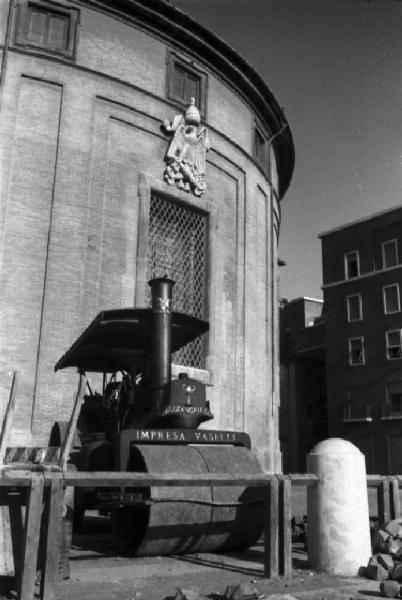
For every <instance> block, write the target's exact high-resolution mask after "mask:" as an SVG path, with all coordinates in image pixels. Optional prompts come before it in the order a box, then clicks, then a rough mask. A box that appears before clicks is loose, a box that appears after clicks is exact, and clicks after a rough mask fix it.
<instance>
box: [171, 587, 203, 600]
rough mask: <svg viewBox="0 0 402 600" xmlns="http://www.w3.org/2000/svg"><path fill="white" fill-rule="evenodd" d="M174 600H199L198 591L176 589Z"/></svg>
mask: <svg viewBox="0 0 402 600" xmlns="http://www.w3.org/2000/svg"><path fill="white" fill-rule="evenodd" d="M174 600H201V596H200V590H198V589H192V590H190V589H188V590H185V589H184V588H178V589H177V592H176V595H175V597H174Z"/></svg>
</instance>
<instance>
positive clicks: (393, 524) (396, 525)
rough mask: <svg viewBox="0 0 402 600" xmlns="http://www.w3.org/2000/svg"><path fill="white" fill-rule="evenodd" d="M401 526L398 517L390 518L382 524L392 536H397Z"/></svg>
mask: <svg viewBox="0 0 402 600" xmlns="http://www.w3.org/2000/svg"><path fill="white" fill-rule="evenodd" d="M400 528H401V520H400V519H392V520H391V521H388V523H387V524H386V525H384V531H386V532H387V533H389V535H391V536H392V537H393V538H397V537H398V536H399V532H400Z"/></svg>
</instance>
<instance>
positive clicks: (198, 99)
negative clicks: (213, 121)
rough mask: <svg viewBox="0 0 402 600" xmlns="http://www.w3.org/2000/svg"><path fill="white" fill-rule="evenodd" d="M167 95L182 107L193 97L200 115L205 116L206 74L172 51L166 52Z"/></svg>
mask: <svg viewBox="0 0 402 600" xmlns="http://www.w3.org/2000/svg"><path fill="white" fill-rule="evenodd" d="M167 95H168V98H170V99H171V100H174V101H175V102H176V103H178V104H179V105H180V106H181V107H183V108H185V107H186V106H188V105H189V104H190V101H191V98H194V100H195V105H196V106H197V108H198V110H199V111H200V114H201V116H202V117H204V118H205V117H206V104H207V102H206V99H207V96H206V95H207V76H206V74H205V73H204V72H202V71H200V70H199V69H198V68H197V67H195V66H194V64H193V63H190V62H188V61H186V60H184V59H183V58H181V57H179V56H178V55H177V54H175V53H174V52H169V54H168V68H167Z"/></svg>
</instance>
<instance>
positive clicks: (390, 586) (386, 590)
mask: <svg viewBox="0 0 402 600" xmlns="http://www.w3.org/2000/svg"><path fill="white" fill-rule="evenodd" d="M400 589H401V586H400V585H399V583H398V582H397V581H383V582H382V583H380V592H381V594H382V595H383V596H385V597H386V598H397V596H398V594H399V591H400Z"/></svg>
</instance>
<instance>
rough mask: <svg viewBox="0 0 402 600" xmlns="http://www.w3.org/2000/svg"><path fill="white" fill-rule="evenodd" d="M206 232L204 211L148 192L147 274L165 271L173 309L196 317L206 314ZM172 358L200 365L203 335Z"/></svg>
mask: <svg viewBox="0 0 402 600" xmlns="http://www.w3.org/2000/svg"><path fill="white" fill-rule="evenodd" d="M207 233H208V216H207V215H206V214H205V213H203V212H201V211H198V210H195V209H193V208H191V207H189V206H185V205H183V204H178V203H176V202H173V201H171V200H170V199H168V198H165V197H164V196H162V195H159V194H155V193H153V194H152V195H151V202H150V212H149V237H148V252H147V278H148V279H152V278H153V277H163V276H165V275H166V276H167V277H169V278H170V279H173V281H174V282H175V285H174V288H173V309H174V310H178V311H180V312H184V313H186V314H190V315H193V316H195V317H198V318H200V319H205V318H206V316H207V306H206V295H207V294H206V292H207V289H206V285H207V252H208V249H207ZM150 301H151V299H150V298H149V302H150ZM173 362H174V363H176V364H180V365H185V366H189V367H195V368H198V369H203V368H204V366H205V336H202V337H199V338H197V339H196V340H194V341H193V342H191V343H190V344H187V345H186V346H185V347H184V348H182V349H180V350H179V351H178V352H176V353H175V354H174V356H173Z"/></svg>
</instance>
